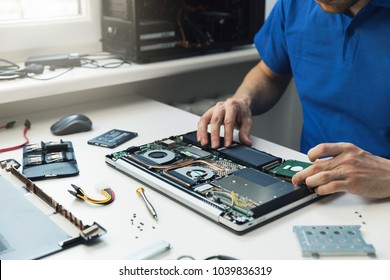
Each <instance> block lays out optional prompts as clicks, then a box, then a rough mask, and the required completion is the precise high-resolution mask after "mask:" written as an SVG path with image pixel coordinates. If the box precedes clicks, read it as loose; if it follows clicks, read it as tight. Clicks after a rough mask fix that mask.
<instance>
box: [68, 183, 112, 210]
mask: <svg viewBox="0 0 390 280" xmlns="http://www.w3.org/2000/svg"><path fill="white" fill-rule="evenodd" d="M71 186H72V187H73V189H74V190H75V191H72V190H68V192H69V193H70V194H71V195H73V196H74V197H77V198H79V199H82V200H84V201H87V202H89V203H92V204H97V205H107V204H110V203H112V202H113V201H114V200H115V193H114V191H113V190H112V189H111V188H105V189H102V190H101V192H102V194H103V195H104V196H105V197H106V198H105V199H94V198H92V197H90V196H88V195H87V194H86V193H85V192H84V190H83V189H82V188H80V187H78V186H76V185H74V184H71Z"/></svg>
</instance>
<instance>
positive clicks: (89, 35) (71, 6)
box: [0, 0, 101, 62]
mask: <svg viewBox="0 0 390 280" xmlns="http://www.w3.org/2000/svg"><path fill="white" fill-rule="evenodd" d="M100 2H101V1H96V0H0V38H1V44H0V54H1V58H3V59H8V60H12V61H15V62H23V61H25V60H26V58H27V57H29V56H35V55H50V54H57V53H68V52H78V53H81V54H84V53H93V52H99V51H101V43H100V38H101V31H100V30H101V28H100V10H101V9H100Z"/></svg>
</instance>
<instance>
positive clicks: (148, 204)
mask: <svg viewBox="0 0 390 280" xmlns="http://www.w3.org/2000/svg"><path fill="white" fill-rule="evenodd" d="M136 193H137V195H138V196H140V197H141V198H142V199H143V201H144V202H145V205H146V207H147V208H148V210H149V212H150V214H152V216H153V218H155V219H156V221H157V220H158V219H157V213H156V210H154V208H153V205H152V204H151V203H150V202H149V200H148V199H147V198H146V195H145V190H144V189H143V188H138V189H137V190H136Z"/></svg>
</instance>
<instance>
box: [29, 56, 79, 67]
mask: <svg viewBox="0 0 390 280" xmlns="http://www.w3.org/2000/svg"><path fill="white" fill-rule="evenodd" d="M24 64H25V65H26V66H27V67H28V66H29V65H32V64H39V65H43V66H51V67H54V68H68V67H80V66H81V59H80V55H79V54H78V53H68V54H56V55H44V56H31V57H28V58H27V60H26V62H25V63H24Z"/></svg>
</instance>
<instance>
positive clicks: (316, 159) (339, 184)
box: [292, 143, 390, 198]
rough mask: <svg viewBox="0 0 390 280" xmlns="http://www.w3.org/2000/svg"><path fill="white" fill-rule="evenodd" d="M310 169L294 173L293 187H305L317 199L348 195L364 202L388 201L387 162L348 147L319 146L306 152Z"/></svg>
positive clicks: (389, 166)
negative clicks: (321, 196) (372, 200)
mask: <svg viewBox="0 0 390 280" xmlns="http://www.w3.org/2000/svg"><path fill="white" fill-rule="evenodd" d="M308 157H309V159H310V161H312V162H313V165H312V166H310V167H308V168H306V169H304V170H302V171H300V172H298V173H297V174H295V176H294V177H293V179H292V182H293V184H294V185H301V184H303V183H305V184H306V185H307V186H308V187H309V188H315V191H316V192H317V193H318V194H320V195H325V194H331V193H336V192H348V193H352V194H357V195H360V196H363V197H368V198H385V197H390V160H388V159H385V158H382V157H378V156H374V155H372V154H370V153H369V152H366V151H364V150H362V149H360V148H359V147H357V146H355V145H353V144H350V143H332V144H320V145H317V146H316V147H314V148H312V149H311V150H310V151H309V152H308Z"/></svg>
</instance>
